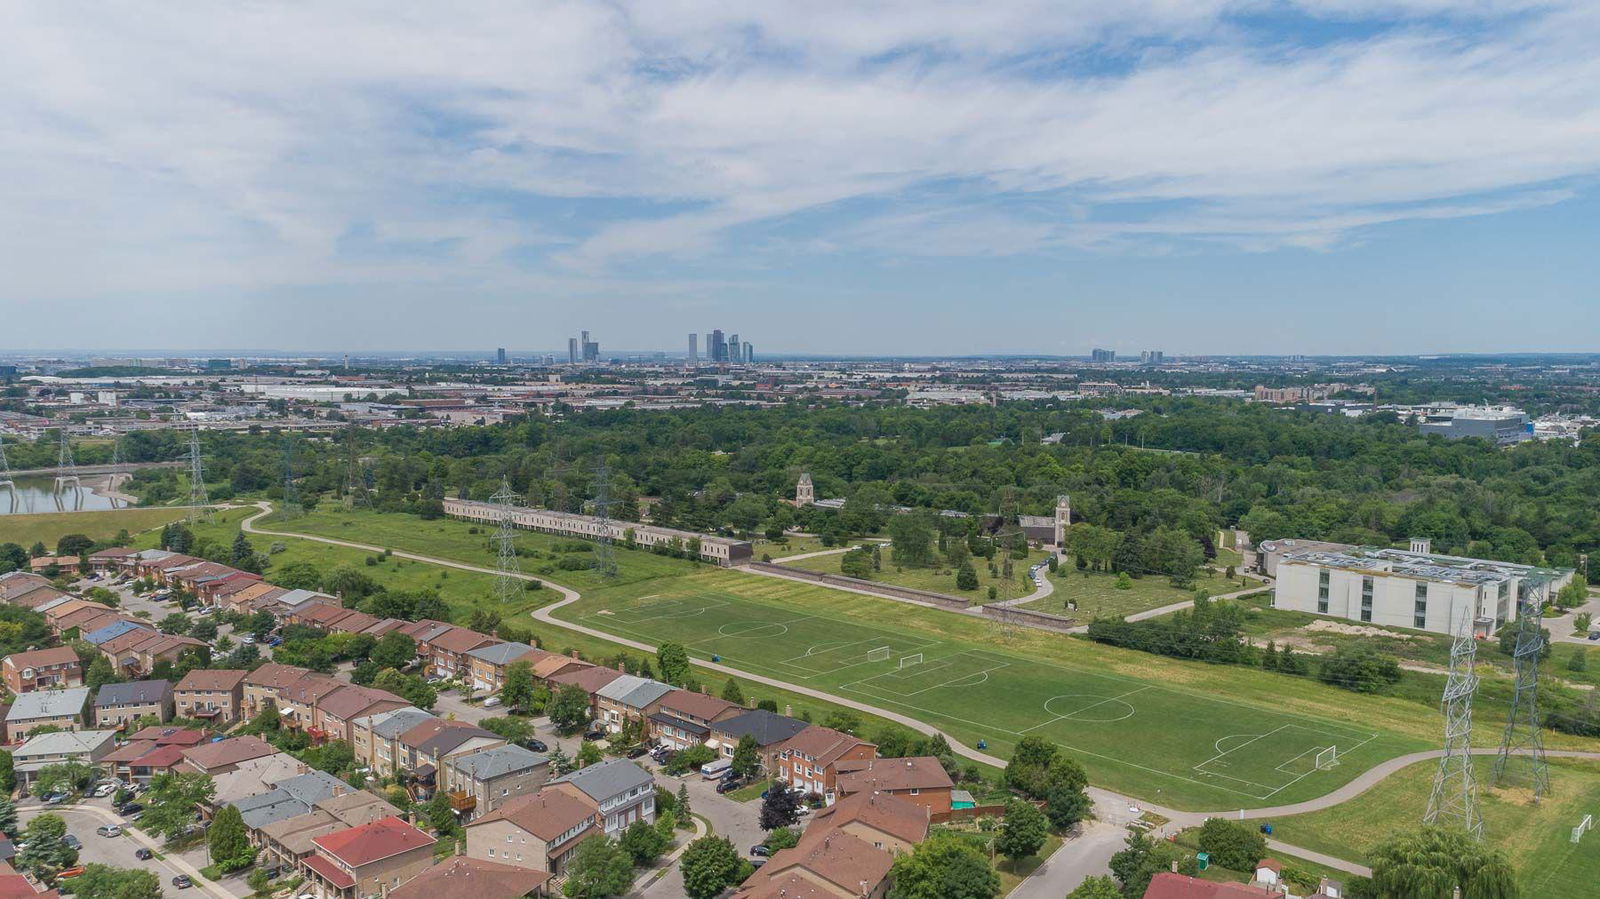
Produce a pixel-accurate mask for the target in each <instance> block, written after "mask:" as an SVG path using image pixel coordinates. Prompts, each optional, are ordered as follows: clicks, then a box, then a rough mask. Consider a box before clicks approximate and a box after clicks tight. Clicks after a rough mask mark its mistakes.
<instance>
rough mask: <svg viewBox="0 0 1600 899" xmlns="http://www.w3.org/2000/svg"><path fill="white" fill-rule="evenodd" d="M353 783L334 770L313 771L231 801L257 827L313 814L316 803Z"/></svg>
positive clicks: (247, 825) (248, 823) (249, 826)
mask: <svg viewBox="0 0 1600 899" xmlns="http://www.w3.org/2000/svg"><path fill="white" fill-rule="evenodd" d="M350 789H351V788H350V786H349V785H348V784H346V783H345V782H344V781H342V780H340V779H339V778H337V777H334V776H333V775H332V774H327V773H325V772H322V771H312V772H311V773H309V774H299V775H296V776H294V777H290V778H286V779H284V780H281V781H279V782H278V786H277V789H273V790H268V791H267V792H265V793H257V794H256V795H254V796H246V797H245V798H243V799H240V800H238V801H236V802H232V803H229V804H230V805H232V806H233V807H234V808H236V809H238V810H239V815H240V817H242V818H244V824H245V826H246V827H248V828H250V829H252V830H255V829H258V828H262V827H266V826H267V825H268V824H272V823H274V822H277V821H282V820H284V819H286V818H296V817H299V816H300V815H305V814H309V813H310V812H311V811H312V805H313V803H317V802H321V801H322V800H324V799H327V798H329V797H332V796H337V795H340V794H341V793H348V792H350Z"/></svg>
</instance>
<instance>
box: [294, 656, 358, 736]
mask: <svg viewBox="0 0 1600 899" xmlns="http://www.w3.org/2000/svg"><path fill="white" fill-rule="evenodd" d="M346 686H347V684H346V683H345V682H344V681H342V680H339V679H338V678H336V677H334V676H333V675H331V674H319V673H317V672H315V671H309V672H307V673H305V674H303V675H301V676H300V679H299V680H297V681H295V682H294V683H292V684H290V685H288V686H287V687H284V688H283V689H281V690H279V691H278V714H279V716H281V718H282V720H283V724H284V726H285V727H292V728H297V729H300V730H305V731H307V732H308V733H309V732H310V729H312V728H315V727H316V726H317V703H319V702H321V701H322V699H323V698H324V697H326V696H328V695H329V694H331V693H333V692H334V691H335V690H343V689H344V688H345V687H346Z"/></svg>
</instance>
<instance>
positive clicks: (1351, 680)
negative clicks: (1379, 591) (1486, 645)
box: [1317, 628, 1548, 693]
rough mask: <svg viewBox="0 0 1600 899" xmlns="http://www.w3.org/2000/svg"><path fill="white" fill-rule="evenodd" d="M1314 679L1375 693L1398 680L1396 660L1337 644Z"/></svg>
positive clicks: (1347, 688) (1376, 652)
mask: <svg viewBox="0 0 1600 899" xmlns="http://www.w3.org/2000/svg"><path fill="white" fill-rule="evenodd" d="M1506 630H1515V628H1507V629H1506ZM1502 633H1504V632H1503V631H1502ZM1547 651H1548V648H1547ZM1317 678H1318V679H1319V680H1321V681H1322V682H1323V683H1325V684H1332V685H1333V686H1336V687H1343V688H1345V689H1346V690H1354V691H1355V692H1357V693H1377V692H1380V691H1382V690H1383V689H1384V688H1385V687H1388V686H1389V685H1391V684H1397V683H1399V682H1400V663H1398V662H1396V661H1395V660H1394V658H1393V657H1392V656H1387V655H1382V654H1380V653H1378V651H1377V650H1374V649H1371V648H1369V647H1362V646H1357V647H1350V646H1341V647H1339V648H1338V649H1337V650H1336V651H1335V652H1334V654H1333V655H1332V656H1329V657H1327V658H1325V659H1324V660H1323V661H1322V667H1321V668H1319V669H1318V670H1317Z"/></svg>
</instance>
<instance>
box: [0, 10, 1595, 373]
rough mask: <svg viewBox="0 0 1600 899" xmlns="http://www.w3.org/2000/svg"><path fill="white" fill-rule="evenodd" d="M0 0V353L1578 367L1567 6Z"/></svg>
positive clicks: (1585, 206)
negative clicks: (1534, 353)
mask: <svg viewBox="0 0 1600 899" xmlns="http://www.w3.org/2000/svg"><path fill="white" fill-rule="evenodd" d="M457 6H459V5H448V4H437V3H393V2H390V3H378V2H375V0H374V2H361V3H357V2H351V3H344V4H255V5H240V4H207V3H199V2H174V3H165V4H159V5H157V6H155V7H150V6H144V7H128V8H126V9H122V8H111V9H107V8H105V7H103V6H98V5H96V6H92V7H91V6H89V5H86V4H80V3H76V2H51V3H45V2H24V3H18V4H7V5H5V6H4V7H3V8H0V196H3V197H4V198H5V201H4V202H3V203H0V272H4V275H3V276H0V313H3V315H0V348H7V349H30V348H41V349H42V348H53V347H63V346H76V347H84V348H99V349H117V348H124V347H125V348H135V347H193V348H205V347H216V348H227V347H276V348H282V349H286V350H293V349H317V350H320V351H328V350H349V351H351V352H357V353H359V352H361V351H366V350H403V349H484V350H487V349H490V348H492V347H494V346H502V345H503V346H508V347H511V348H513V349H514V350H553V349H558V348H561V347H564V346H565V340H566V337H567V336H568V335H569V334H573V333H575V332H576V331H577V330H578V329H581V328H587V329H589V330H591V331H592V332H594V333H595V335H596V336H597V337H598V338H599V339H600V340H601V342H602V345H603V346H604V347H605V348H606V349H608V350H612V349H615V350H630V349H641V350H642V349H672V350H676V349H679V348H681V347H682V346H683V344H684V341H685V335H686V334H687V333H688V332H689V331H691V330H692V331H702V332H703V331H707V330H709V329H711V328H713V327H721V328H723V329H724V330H728V331H738V332H739V333H741V334H742V335H744V336H745V337H746V338H748V339H750V340H752V341H753V342H754V343H756V345H757V347H758V349H760V350H762V351H767V352H796V353H827V352H841V353H899V354H938V353H985V352H1022V353H1030V352H1038V353H1062V354H1079V353H1084V352H1086V351H1087V350H1088V349H1089V348H1090V347H1092V346H1112V347H1115V348H1118V349H1121V350H1126V351H1137V350H1141V349H1163V350H1165V351H1166V352H1168V353H1169V354H1179V353H1276V352H1282V353H1291V352H1298V353H1363V352H1365V353H1408V352H1416V353H1423V352H1447V351H1464V352H1494V351H1509V350H1517V351H1526V350H1553V351H1554V350H1593V349H1596V347H1595V345H1594V344H1593V342H1592V335H1593V334H1595V333H1597V331H1600V291H1597V289H1596V287H1595V285H1596V284H1600V278H1597V275H1600V271H1597V269H1600V262H1597V258H1600V252H1596V247H1597V246H1600V197H1597V195H1596V190H1595V176H1596V174H1597V169H1600V54H1596V53H1594V51H1593V47H1594V46H1596V45H1597V43H1600V8H1597V7H1596V5H1595V4H1593V3H1590V2H1582V0H1449V2H1447V0H1393V2H1385V0H1300V2H1290V0H1121V2H1118V3H1111V4H1108V3H1101V2H1088V0H1079V2H1044V0H1009V2H1008V0H994V2H990V3H985V4H972V3H969V2H955V0H916V2H913V0H883V2H879V3H875V4H859V3H850V2H844V0H810V2H805V3H776V2H775V3H765V4H728V3H717V2H704V0H655V2H637V3H636V2H629V0H618V2H613V3H595V2H548V3H547V2H517V3H509V2H504V3H500V2H484V3H477V4H470V5H468V8H465V9H463V8H456V7H457Z"/></svg>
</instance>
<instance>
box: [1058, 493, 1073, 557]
mask: <svg viewBox="0 0 1600 899" xmlns="http://www.w3.org/2000/svg"><path fill="white" fill-rule="evenodd" d="M1070 524H1072V497H1070V496H1067V495H1066V494H1065V493H1063V494H1061V495H1060V496H1058V497H1056V546H1058V547H1060V546H1064V545H1066V542H1067V526H1068V525H1070Z"/></svg>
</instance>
